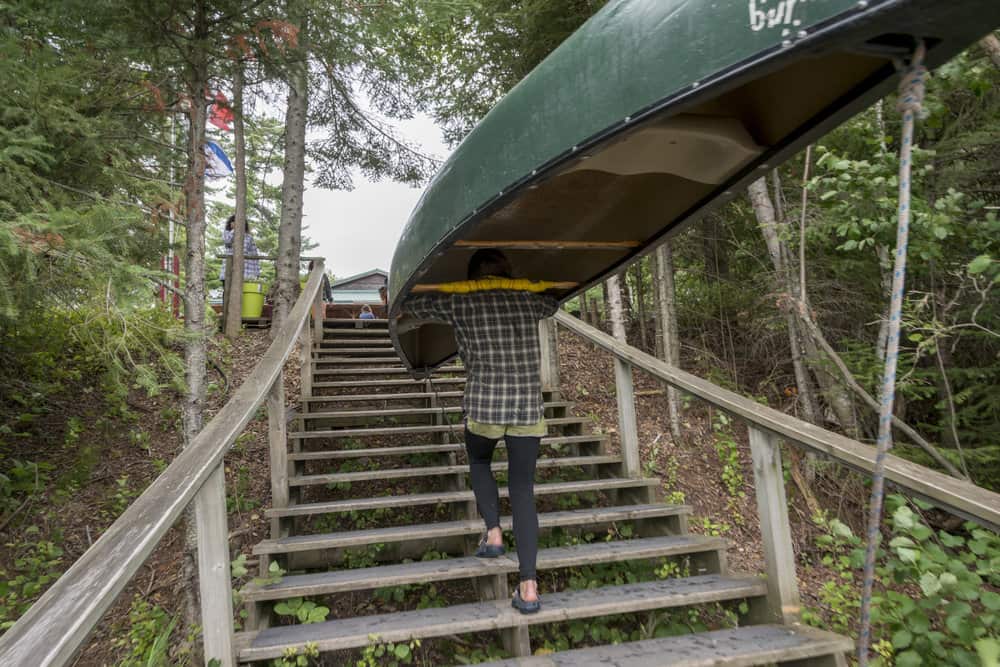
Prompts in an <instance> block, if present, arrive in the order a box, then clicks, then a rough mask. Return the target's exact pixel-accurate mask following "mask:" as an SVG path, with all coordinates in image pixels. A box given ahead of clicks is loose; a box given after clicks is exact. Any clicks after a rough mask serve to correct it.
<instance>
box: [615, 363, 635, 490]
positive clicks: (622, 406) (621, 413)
mask: <svg viewBox="0 0 1000 667" xmlns="http://www.w3.org/2000/svg"><path fill="white" fill-rule="evenodd" d="M615 389H616V391H615V393H616V394H617V397H618V434H619V436H620V437H621V445H622V459H623V460H622V466H623V469H624V473H625V475H626V476H628V477H639V476H640V474H641V473H640V466H639V428H638V425H637V424H636V419H635V390H634V388H633V385H632V365H631V364H630V363H628V362H627V361H625V360H624V359H621V358H619V357H618V356H615Z"/></svg>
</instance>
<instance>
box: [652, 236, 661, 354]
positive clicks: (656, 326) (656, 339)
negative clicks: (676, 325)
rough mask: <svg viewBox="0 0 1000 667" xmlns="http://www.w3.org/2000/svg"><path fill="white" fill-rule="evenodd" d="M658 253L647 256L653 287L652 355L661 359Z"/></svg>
mask: <svg viewBox="0 0 1000 667" xmlns="http://www.w3.org/2000/svg"><path fill="white" fill-rule="evenodd" d="M658 258H659V253H658V252H654V253H652V254H651V255H650V256H649V275H650V284H651V285H652V287H653V294H652V307H653V347H654V348H655V349H654V351H653V355H654V356H655V357H656V358H657V359H663V317H662V309H661V308H660V287H659V285H660V261H659V259H658Z"/></svg>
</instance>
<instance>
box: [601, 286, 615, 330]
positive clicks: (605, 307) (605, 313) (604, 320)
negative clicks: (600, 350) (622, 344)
mask: <svg viewBox="0 0 1000 667" xmlns="http://www.w3.org/2000/svg"><path fill="white" fill-rule="evenodd" d="M601 292H602V294H603V296H604V300H603V301H602V302H601V323H600V324H599V325H598V326H599V327H600V328H602V329H603V328H605V327H607V330H609V331H610V330H611V329H612V327H611V308H610V305H611V296H610V294H609V293H608V281H607V280H605V281H604V282H603V283H601Z"/></svg>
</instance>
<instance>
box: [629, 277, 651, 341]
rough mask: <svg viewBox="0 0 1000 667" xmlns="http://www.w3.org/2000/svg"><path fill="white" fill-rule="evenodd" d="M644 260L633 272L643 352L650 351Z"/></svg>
mask: <svg viewBox="0 0 1000 667" xmlns="http://www.w3.org/2000/svg"><path fill="white" fill-rule="evenodd" d="M643 261H644V260H641V259H640V260H639V261H638V262H636V263H635V264H634V266H635V270H634V271H633V272H632V279H633V280H634V281H635V303H636V308H637V312H638V314H639V317H638V319H639V341H640V343H641V344H642V351H643V352H648V351H649V340H648V335H647V333H646V299H645V298H644V296H643V289H642V283H643V280H642V278H643V276H642V274H643V270H642V265H643Z"/></svg>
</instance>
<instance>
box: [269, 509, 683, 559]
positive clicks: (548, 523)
mask: <svg viewBox="0 0 1000 667" xmlns="http://www.w3.org/2000/svg"><path fill="white" fill-rule="evenodd" d="M288 512H289V510H275V509H270V510H268V511H267V515H268V516H270V517H275V516H287V515H288ZM689 514H691V507H690V506H688V505H666V504H661V503H657V504H653V505H617V506H614V507H589V508H583V509H575V510H566V511H562V512H540V513H539V514H538V528H539V530H547V529H552V528H566V527H571V526H588V525H595V524H606V523H613V522H622V521H641V520H649V519H662V518H668V517H686V516H688V515H689ZM500 527H501V528H503V529H504V530H510V528H511V527H512V523H511V517H509V516H505V517H500ZM483 532H484V531H483V521H482V519H463V520H460V521H444V522H440V523H427V524H417V525H409V526H393V527H390V528H369V529H366V530H346V531H340V532H337V533H326V534H320V535H294V536H291V537H283V538H280V539H276V540H262V541H261V542H258V543H257V544H256V545H255V546H254V548H253V553H254V554H256V555H261V554H288V553H296V552H302V551H315V550H319V549H349V548H355V547H364V546H367V545H370V544H391V543H394V542H409V541H416V540H433V539H442V538H449V537H463V536H466V535H479V534H482V533H483Z"/></svg>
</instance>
